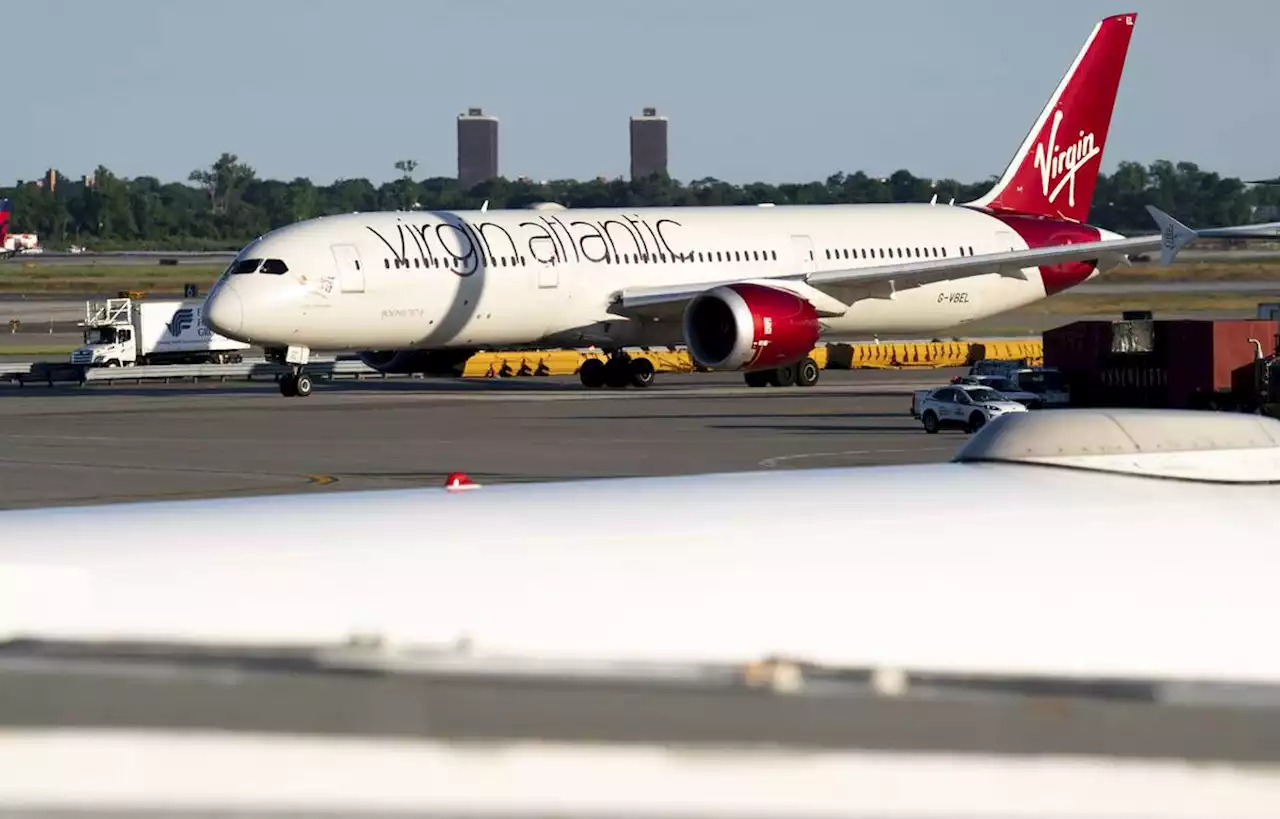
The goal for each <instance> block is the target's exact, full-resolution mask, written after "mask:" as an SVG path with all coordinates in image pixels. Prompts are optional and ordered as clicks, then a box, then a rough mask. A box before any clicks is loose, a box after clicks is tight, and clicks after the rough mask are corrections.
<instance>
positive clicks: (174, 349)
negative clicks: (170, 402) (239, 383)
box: [71, 298, 249, 367]
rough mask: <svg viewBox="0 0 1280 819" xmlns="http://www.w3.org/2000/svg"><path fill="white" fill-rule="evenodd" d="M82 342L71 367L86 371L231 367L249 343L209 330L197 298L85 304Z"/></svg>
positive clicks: (202, 306)
mask: <svg viewBox="0 0 1280 819" xmlns="http://www.w3.org/2000/svg"><path fill="white" fill-rule="evenodd" d="M84 309H85V320H84V323H83V327H84V343H85V346H83V347H80V348H78V349H76V350H75V351H73V352H72V353H71V363H72V364H77V365H81V366H86V367H131V366H134V365H140V364H206V363H212V364H235V363H238V362H240V361H241V360H242V359H243V356H242V353H243V351H244V350H247V349H249V345H248V344H246V343H244V342H242V341H234V340H232V339H229V338H226V337H225V336H222V335H219V334H218V333H215V332H214V331H212V330H210V329H209V328H208V327H207V326H206V325H205V323H204V320H203V319H204V315H203V314H204V302H203V300H202V299H173V300H165V301H160V300H155V301H137V300H134V299H129V298H121V299H107V300H105V301H88V302H85V307H84Z"/></svg>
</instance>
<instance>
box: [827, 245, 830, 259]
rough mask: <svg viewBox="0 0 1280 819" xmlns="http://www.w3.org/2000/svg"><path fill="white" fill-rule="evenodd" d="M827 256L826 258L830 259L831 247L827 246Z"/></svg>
mask: <svg viewBox="0 0 1280 819" xmlns="http://www.w3.org/2000/svg"><path fill="white" fill-rule="evenodd" d="M827 258H828V259H830V258H831V249H830V248H827Z"/></svg>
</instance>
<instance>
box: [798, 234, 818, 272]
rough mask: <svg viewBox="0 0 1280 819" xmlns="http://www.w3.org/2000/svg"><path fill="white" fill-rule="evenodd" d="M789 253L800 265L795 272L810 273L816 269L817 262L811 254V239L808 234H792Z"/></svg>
mask: <svg viewBox="0 0 1280 819" xmlns="http://www.w3.org/2000/svg"><path fill="white" fill-rule="evenodd" d="M791 253H792V255H793V256H794V257H795V260H796V263H797V264H799V265H800V268H799V270H798V271H796V272H798V273H812V272H813V271H815V270H817V269H818V263H817V261H816V260H815V259H814V254H813V240H812V239H810V238H809V237H808V236H792V237H791Z"/></svg>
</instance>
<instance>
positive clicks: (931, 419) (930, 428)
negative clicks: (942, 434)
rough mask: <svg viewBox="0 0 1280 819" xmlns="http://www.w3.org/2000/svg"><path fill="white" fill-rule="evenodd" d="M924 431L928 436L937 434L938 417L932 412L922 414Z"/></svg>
mask: <svg viewBox="0 0 1280 819" xmlns="http://www.w3.org/2000/svg"><path fill="white" fill-rule="evenodd" d="M923 420H924V431H925V432H927V433H929V434H930V435H937V434H938V429H939V427H938V416H937V414H935V413H934V411H933V410H929V411H928V412H926V413H925V414H924V419H923Z"/></svg>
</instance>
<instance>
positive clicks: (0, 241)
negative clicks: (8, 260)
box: [0, 199, 13, 259]
mask: <svg viewBox="0 0 1280 819" xmlns="http://www.w3.org/2000/svg"><path fill="white" fill-rule="evenodd" d="M12 215H13V202H12V201H11V200H9V199H0V259H2V258H5V257H6V256H9V255H10V253H9V251H8V250H5V246H4V243H5V241H6V240H7V239H8V238H9V217H10V216H12Z"/></svg>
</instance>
